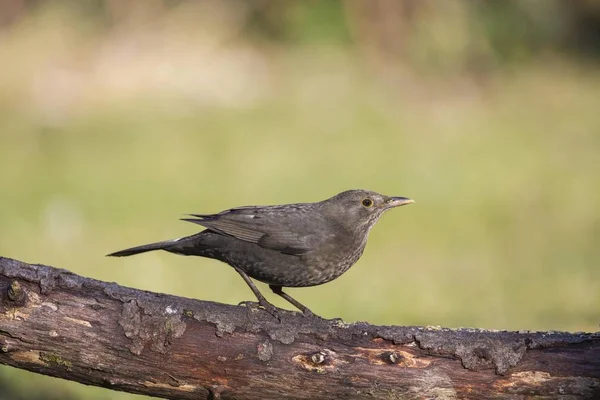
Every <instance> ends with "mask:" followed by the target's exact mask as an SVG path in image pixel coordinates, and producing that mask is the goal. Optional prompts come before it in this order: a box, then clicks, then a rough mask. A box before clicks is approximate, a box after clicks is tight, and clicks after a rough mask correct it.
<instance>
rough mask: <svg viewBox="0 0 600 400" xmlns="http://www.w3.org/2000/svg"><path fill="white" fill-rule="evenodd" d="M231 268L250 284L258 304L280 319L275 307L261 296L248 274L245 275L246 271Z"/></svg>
mask: <svg viewBox="0 0 600 400" xmlns="http://www.w3.org/2000/svg"><path fill="white" fill-rule="evenodd" d="M233 269H235V270H236V271H237V272H238V274H240V276H241V277H242V279H244V281H245V282H246V283H247V284H248V286H250V289H251V290H252V292H253V293H254V295H255V296H256V298H257V299H258V304H259V305H260V306H262V307H263V308H264V309H265V310H267V312H268V313H269V314H271V315H272V316H274V317H275V318H277V319H279V320H280V318H279V315H278V313H277V307H275V306H274V305H273V304H271V303H269V302H268V301H267V299H265V296H263V295H262V293H261V292H260V291H259V290H258V288H257V287H256V285H255V284H254V282H252V280H251V279H250V277H249V276H248V275H246V273H245V272H244V271H242V270H241V269H239V268H235V267H234V268H233ZM242 303H245V302H242ZM246 304H247V303H246Z"/></svg>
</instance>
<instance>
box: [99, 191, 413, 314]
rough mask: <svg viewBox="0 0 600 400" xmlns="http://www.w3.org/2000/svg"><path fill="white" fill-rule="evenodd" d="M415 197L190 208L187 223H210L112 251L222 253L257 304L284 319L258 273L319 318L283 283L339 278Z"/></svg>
mask: <svg viewBox="0 0 600 400" xmlns="http://www.w3.org/2000/svg"><path fill="white" fill-rule="evenodd" d="M410 203H414V201H413V200H412V199H409V198H407V197H393V196H385V195H382V194H379V193H376V192H373V191H369V190H362V189H353V190H347V191H344V192H341V193H339V194H337V195H335V196H333V197H330V198H328V199H326V200H323V201H319V202H314V203H295V204H283V205H269V206H242V207H235V208H230V209H227V210H225V211H221V212H219V213H217V214H187V215H188V216H189V217H188V218H182V220H183V221H187V222H191V223H194V224H198V225H201V226H202V227H204V228H206V229H205V230H203V231H201V232H199V233H196V234H193V235H190V236H185V237H181V238H178V239H172V240H166V241H161V242H156V243H150V244H145V245H141V246H136V247H132V248H128V249H125V250H121V251H117V252H114V253H111V254H108V256H111V257H124V256H131V255H134V254H140V253H145V252H148V251H154V250H164V251H167V252H169V253H174V254H178V255H185V256H200V257H207V258H212V259H216V260H219V261H222V262H224V263H227V264H229V265H230V266H231V267H233V269H234V270H235V271H236V272H237V273H238V274H239V275H240V276H241V277H242V279H243V280H244V281H245V282H246V284H247V285H248V286H249V287H250V289H251V290H252V292H253V293H254V295H255V296H256V298H257V300H258V306H260V307H262V308H264V309H265V310H266V311H268V312H269V313H270V314H271V315H273V316H275V317H277V318H279V316H278V311H277V310H278V308H277V307H275V306H274V305H273V304H271V303H270V302H269V301H267V299H266V298H265V297H264V296H263V295H262V293H261V292H260V291H259V290H258V288H257V287H256V285H255V283H254V282H253V281H252V279H255V280H258V281H260V282H263V283H266V284H267V285H269V288H270V289H271V290H272V291H273V293H275V294H277V295H279V296H281V297H282V298H284V299H285V300H286V301H288V302H289V303H291V304H292V305H293V306H295V307H296V308H298V309H299V310H300V311H302V313H303V314H304V315H305V316H313V315H314V313H313V312H312V311H311V310H310V309H309V308H308V307H306V306H305V305H303V304H301V303H300V302H299V301H297V300H295V299H294V298H292V297H291V296H290V295H288V294H287V293H286V292H284V291H283V288H290V287H309V286H317V285H322V284H324V283H327V282H330V281H332V280H334V279H336V278H338V277H339V276H340V275H342V274H343V273H344V272H346V271H347V270H348V269H349V268H350V267H351V266H353V265H354V264H355V263H356V262H357V261H358V259H359V258H360V257H361V255H362V254H363V251H364V249H365V246H366V244H367V239H368V236H369V232H370V231H371V228H373V226H374V225H375V223H376V222H377V221H378V220H379V218H380V217H381V215H382V214H383V213H385V212H386V211H388V210H390V209H392V208H395V207H399V206H403V205H406V204H410ZM243 303H248V304H250V303H252V304H256V303H253V302H243ZM240 304H241V303H240Z"/></svg>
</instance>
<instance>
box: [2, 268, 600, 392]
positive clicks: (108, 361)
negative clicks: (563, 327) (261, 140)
mask: <svg viewBox="0 0 600 400" xmlns="http://www.w3.org/2000/svg"><path fill="white" fill-rule="evenodd" d="M280 319H281V320H280V321H279V320H277V319H275V318H273V317H272V316H271V315H270V314H268V313H267V312H265V311H264V310H262V309H259V308H254V307H241V306H230V305H224V304H218V303H213V302H206V301H199V300H191V299H185V298H181V297H176V296H169V295H165V294H158V293H151V292H146V291H141V290H135V289H131V288H126V287H122V286H119V285H117V284H115V283H106V282H100V281H97V280H93V279H89V278H84V277H81V276H78V275H75V274H73V273H71V272H69V271H66V270H62V269H56V268H52V267H48V266H43V265H32V264H27V263H23V262H20V261H15V260H11V259H8V258H1V257H0V363H2V364H6V365H11V366H13V367H16V368H21V369H26V370H29V371H33V372H38V373H42V374H45V375H50V376H55V377H58V378H63V379H69V380H73V381H77V382H81V383H84V384H88V385H95V386H101V387H105V388H109V389H113V390H121V391H127V392H131V393H139V394H145V395H150V396H158V397H165V398H172V399H217V398H221V399H238V400H243V399H281V398H289V399H332V398H340V399H413V398H414V399H423V398H438V399H486V398H494V399H504V398H506V399H521V398H525V397H526V398H528V399H532V398H544V399H548V398H566V399H577V398H582V399H588V398H591V399H593V398H600V334H598V333H576V334H571V333H561V332H505V331H502V332H499V331H493V332H492V331H485V330H480V329H457V330H452V329H442V328H436V327H402V326H375V325H370V324H368V323H353V324H346V323H344V322H342V321H340V320H324V319H321V318H317V317H305V316H303V315H301V314H300V313H296V312H285V311H282V312H281V313H280Z"/></svg>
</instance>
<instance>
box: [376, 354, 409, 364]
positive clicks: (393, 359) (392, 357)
mask: <svg viewBox="0 0 600 400" xmlns="http://www.w3.org/2000/svg"><path fill="white" fill-rule="evenodd" d="M381 357H382V358H383V361H385V362H387V363H390V364H398V363H400V362H401V361H402V360H403V359H404V357H403V356H402V355H401V354H399V353H396V352H395V351H386V352H384V353H383V354H382V355H381Z"/></svg>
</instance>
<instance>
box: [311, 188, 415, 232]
mask: <svg viewBox="0 0 600 400" xmlns="http://www.w3.org/2000/svg"><path fill="white" fill-rule="evenodd" d="M410 203H414V201H413V200H411V199H409V198H407V197H390V196H385V195H382V194H379V193H376V192H372V191H370V190H361V189H354V190H347V191H345V192H342V193H340V194H337V195H335V196H333V197H331V198H329V199H327V200H325V201H323V202H322V204H323V206H324V208H325V210H326V212H327V214H328V215H329V216H330V217H334V218H336V219H338V221H339V222H340V223H341V224H343V225H349V226H352V227H354V228H355V229H356V228H359V227H363V229H364V230H365V233H368V231H369V230H370V229H371V227H372V226H373V225H374V224H375V222H377V220H378V219H379V217H381V215H382V214H383V213H384V212H385V211H387V210H389V209H391V208H395V207H399V206H403V205H406V204H410Z"/></svg>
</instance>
